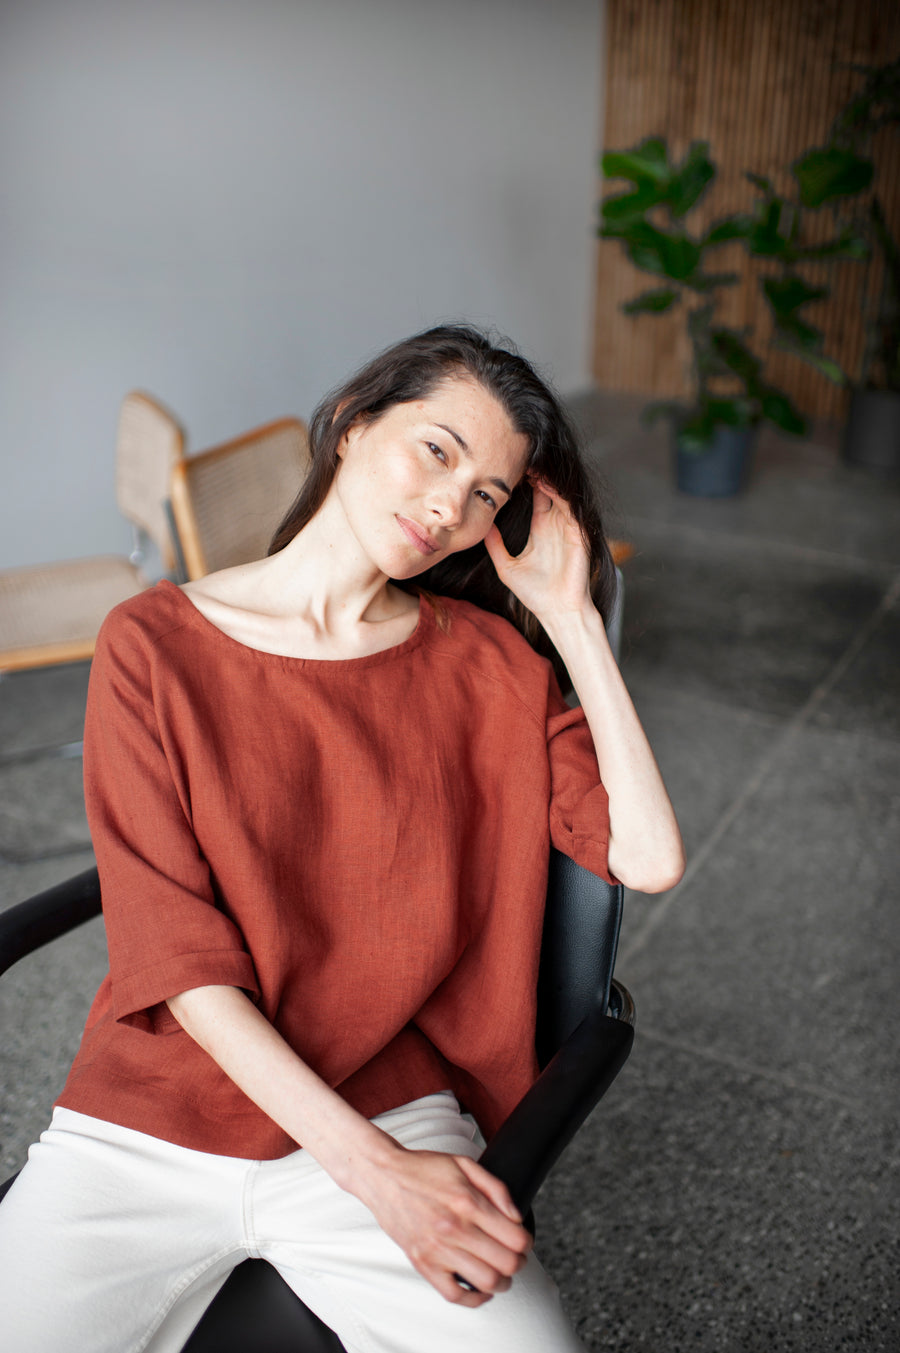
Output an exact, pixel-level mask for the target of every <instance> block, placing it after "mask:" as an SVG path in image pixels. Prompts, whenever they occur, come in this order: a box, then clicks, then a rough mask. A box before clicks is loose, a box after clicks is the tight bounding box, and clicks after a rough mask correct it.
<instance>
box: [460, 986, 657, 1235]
mask: <svg viewBox="0 0 900 1353" xmlns="http://www.w3.org/2000/svg"><path fill="white" fill-rule="evenodd" d="M612 1003H613V1006H614V1007H618V1008H619V1009H620V1010H621V1011H622V1014H621V1017H619V1018H616V1017H615V1016H613V1015H610V1014H607V1010H606V1008H605V1007H604V1006H600V1005H598V1006H597V1007H596V1008H595V1009H594V1010H593V1011H591V1012H590V1013H589V1014H587V1015H586V1016H585V1017H584V1019H583V1020H582V1021H581V1023H580V1024H579V1025H578V1027H577V1028H576V1029H575V1031H574V1032H573V1033H572V1034H571V1035H570V1036H569V1038H568V1039H567V1040H566V1042H565V1043H564V1044H563V1045H562V1047H561V1048H560V1049H559V1051H558V1052H557V1054H556V1056H555V1057H554V1058H553V1059H552V1061H550V1062H549V1063H548V1064H547V1066H546V1067H545V1068H544V1070H543V1071H542V1072H541V1074H540V1076H539V1077H538V1079H537V1080H536V1081H535V1083H534V1085H533V1086H532V1087H531V1089H530V1090H529V1091H528V1092H527V1093H526V1094H525V1095H524V1096H523V1097H522V1099H521V1100H520V1101H519V1103H518V1104H517V1105H516V1107H515V1108H514V1109H513V1111H512V1113H511V1114H510V1115H509V1117H508V1118H507V1119H506V1122H505V1123H503V1125H502V1126H501V1127H500V1128H499V1129H498V1130H497V1132H496V1133H495V1134H494V1136H493V1137H492V1138H491V1140H490V1142H489V1143H488V1146H487V1148H486V1150H485V1152H484V1154H483V1155H482V1157H481V1164H482V1165H483V1166H484V1168H485V1169H486V1170H489V1171H490V1173H491V1174H493V1175H496V1176H497V1178H498V1179H502V1181H503V1183H504V1184H506V1186H507V1188H508V1189H509V1191H510V1193H511V1195H512V1198H513V1201H514V1203H515V1204H516V1207H517V1208H518V1209H519V1211H520V1212H521V1213H522V1215H523V1216H524V1215H525V1214H526V1213H527V1212H528V1210H529V1208H530V1207H531V1204H532V1201H533V1199H534V1196H535V1194H536V1193H537V1191H538V1189H539V1188H540V1186H541V1184H543V1182H544V1180H545V1179H546V1177H547V1175H548V1174H549V1172H550V1170H551V1169H552V1168H553V1166H554V1165H555V1164H556V1161H557V1160H558V1159H559V1157H560V1155H561V1154H562V1152H563V1151H564V1150H565V1148H566V1147H567V1146H568V1144H569V1142H570V1141H571V1140H572V1138H573V1137H574V1136H575V1133H576V1132H577V1131H578V1129H579V1127H580V1126H581V1124H582V1123H583V1122H584V1120H585V1118H587V1116H588V1114H589V1113H590V1112H591V1110H592V1109H593V1108H594V1107H595V1105H596V1104H598V1103H599V1101H600V1099H601V1098H602V1097H603V1095H605V1093H606V1091H607V1090H608V1089H609V1087H610V1086H611V1085H612V1083H613V1081H614V1080H615V1078H616V1076H617V1075H618V1074H619V1072H620V1071H621V1069H622V1067H623V1066H624V1065H625V1062H626V1061H627V1059H628V1054H629V1053H630V1052H631V1045H632V1043H633V1042H634V1028H633V1024H632V1022H631V1021H632V1020H633V1018H634V1005H633V1002H632V1000H631V996H630V995H629V993H628V991H627V989H626V988H625V987H623V986H621V985H620V984H619V983H618V982H616V983H614V990H613V1001H612Z"/></svg>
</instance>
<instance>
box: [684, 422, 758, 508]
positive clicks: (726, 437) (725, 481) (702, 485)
mask: <svg viewBox="0 0 900 1353" xmlns="http://www.w3.org/2000/svg"><path fill="white" fill-rule="evenodd" d="M755 431H756V429H755V428H733V427H725V426H720V427H717V428H716V431H715V435H714V437H713V441H712V445H711V446H710V448H709V450H707V451H688V450H686V449H685V448H684V447H683V446H682V445H681V444H680V441H679V437H678V429H677V428H675V429H673V438H672V440H673V444H674V450H675V483H676V485H677V487H678V489H679V490H680V492H681V493H690V494H693V495H694V496H695V497H697V498H730V497H732V496H733V495H734V494H736V493H740V492H741V489H742V488H743V487H744V483H745V481H746V478H747V471H748V468H749V464H750V456H751V453H752V450H753V440H754V434H755Z"/></svg>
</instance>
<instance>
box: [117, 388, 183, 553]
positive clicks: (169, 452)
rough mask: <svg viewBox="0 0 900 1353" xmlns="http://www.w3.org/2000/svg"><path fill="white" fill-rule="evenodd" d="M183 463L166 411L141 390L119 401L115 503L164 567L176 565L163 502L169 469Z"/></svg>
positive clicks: (177, 431)
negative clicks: (149, 542)
mask: <svg viewBox="0 0 900 1353" xmlns="http://www.w3.org/2000/svg"><path fill="white" fill-rule="evenodd" d="M183 459H184V433H183V431H182V429H181V427H180V426H179V424H178V423H177V421H176V420H175V419H174V418H173V417H172V415H171V414H170V413H169V411H168V410H167V409H165V408H163V406H162V405H161V404H160V403H158V402H157V400H155V399H153V398H152V396H150V395H146V394H144V393H143V392H142V391H140V390H132V392H131V394H129V395H126V396H125V398H124V399H123V400H122V408H121V410H120V412H119V431H118V436H117V439H116V501H117V503H118V504H119V510H120V511H121V513H122V515H123V517H127V519H128V520H129V521H130V522H132V523H133V524H134V525H135V526H137V527H138V528H139V529H140V530H143V531H146V533H147V535H148V536H149V537H150V539H151V540H152V541H153V543H154V545H155V546H156V548H157V549H158V550H159V552H160V555H161V556H162V559H163V562H164V564H165V566H166V568H167V569H171V568H172V567H173V566H174V563H175V554H174V551H173V548H172V538H171V533H170V531H169V522H168V517H167V515H166V508H165V502H166V499H167V498H168V496H169V484H170V482H171V478H172V467H173V466H174V465H175V464H176V462H177V461H180V460H183Z"/></svg>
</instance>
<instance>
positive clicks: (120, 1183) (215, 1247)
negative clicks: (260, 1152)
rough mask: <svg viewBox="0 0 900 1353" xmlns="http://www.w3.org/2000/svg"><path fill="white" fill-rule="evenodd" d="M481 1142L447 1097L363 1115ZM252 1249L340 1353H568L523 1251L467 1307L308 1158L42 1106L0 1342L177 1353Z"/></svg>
mask: <svg viewBox="0 0 900 1353" xmlns="http://www.w3.org/2000/svg"><path fill="white" fill-rule="evenodd" d="M374 1121H375V1122H376V1123H378V1125H379V1126H380V1127H382V1128H383V1129H384V1130H385V1131H386V1132H390V1133H391V1134H392V1135H393V1136H394V1137H396V1139H397V1140H398V1141H399V1142H401V1143H402V1144H403V1145H404V1146H407V1147H411V1148H419V1149H427V1150H432V1151H448V1152H452V1153H454V1154H455V1155H468V1156H470V1157H472V1158H473V1159H477V1157H478V1156H479V1155H480V1153H481V1142H480V1141H479V1140H478V1138H477V1129H476V1128H475V1127H474V1125H473V1124H472V1123H471V1121H470V1120H468V1119H467V1118H465V1117H463V1116H462V1115H461V1114H460V1112H459V1107H458V1105H457V1103H456V1100H455V1099H454V1098H453V1096H452V1095H449V1094H438V1095H428V1096H426V1097H425V1098H424V1099H419V1100H416V1101H415V1102H414V1103H413V1104H408V1105H406V1106H404V1107H403V1108H400V1109H394V1110H392V1111H391V1112H389V1113H386V1114H382V1115H381V1116H380V1117H379V1118H376V1119H375V1120H374ZM248 1257H259V1258H263V1259H267V1260H268V1261H269V1262H270V1263H271V1264H273V1265H274V1267H275V1268H277V1269H278V1271H279V1272H280V1273H281V1275H282V1277H283V1278H284V1279H285V1281H286V1282H287V1283H288V1284H289V1285H290V1286H291V1287H292V1288H293V1289H294V1291H295V1292H296V1293H297V1294H298V1295H299V1296H300V1297H301V1298H302V1299H303V1300H304V1301H305V1302H306V1304H307V1305H308V1306H309V1307H311V1308H312V1310H314V1311H315V1312H316V1313H317V1314H318V1315H319V1316H321V1318H322V1319H323V1320H324V1321H325V1323H326V1324H327V1325H330V1326H331V1327H332V1329H334V1330H335V1331H336V1332H337V1334H338V1335H339V1336H340V1338H341V1340H342V1341H343V1343H344V1344H345V1346H346V1347H347V1349H348V1350H350V1351H351V1353H451V1350H452V1353H461V1350H463V1353H505V1350H510V1353H513V1350H514V1351H515V1353H529V1351H533V1353H578V1351H579V1350H580V1351H581V1353H583V1348H582V1345H581V1344H580V1343H579V1341H578V1340H577V1339H576V1337H575V1335H574V1333H573V1331H572V1329H571V1327H570V1326H569V1324H568V1322H567V1320H566V1318H565V1316H564V1315H563V1313H562V1311H561V1309H560V1306H559V1300H558V1297H557V1293H556V1289H555V1287H554V1286H553V1284H552V1283H551V1281H550V1279H549V1278H548V1277H547V1275H546V1274H545V1273H544V1271H543V1269H542V1268H541V1267H540V1265H539V1264H538V1262H537V1260H536V1259H535V1258H534V1256H533V1255H531V1256H529V1261H528V1264H527V1266H526V1267H525V1268H524V1269H523V1270H522V1271H521V1273H518V1274H517V1275H516V1277H515V1278H514V1279H513V1285H512V1288H511V1290H510V1291H509V1292H506V1293H503V1294H501V1295H498V1296H495V1297H494V1298H493V1300H492V1301H489V1302H486V1303H485V1304H484V1305H483V1306H481V1307H479V1308H478V1309H476V1310H471V1309H469V1308H466V1307H459V1306H455V1305H452V1304H451V1303H449V1302H447V1301H444V1299H443V1298H442V1297H441V1296H440V1295H439V1294H438V1293H437V1292H436V1291H435V1290H434V1289H433V1288H432V1287H431V1286H430V1284H429V1283H427V1282H426V1281H425V1279H424V1278H422V1277H420V1275H419V1274H418V1273H417V1272H416V1271H415V1269H414V1268H413V1267H412V1265H411V1264H410V1263H409V1261H408V1260H407V1258H406V1256H405V1255H404V1253H403V1251H402V1250H401V1249H400V1248H399V1246H397V1245H395V1244H394V1242H393V1241H392V1240H390V1239H389V1238H388V1237H387V1236H386V1235H385V1234H384V1232H383V1231H382V1230H381V1228H380V1227H379V1226H378V1224H377V1223H376V1221H375V1219H374V1218H373V1216H372V1214H371V1213H370V1212H369V1211H368V1209H367V1208H366V1207H364V1206H363V1204H362V1203H360V1202H359V1200H358V1199H357V1198H355V1197H353V1195H352V1194H349V1193H345V1192H344V1191H343V1190H342V1189H340V1188H338V1186H337V1185H336V1184H335V1183H334V1181H333V1180H332V1179H331V1177H330V1176H329V1175H328V1174H326V1172H325V1171H324V1170H323V1169H322V1168H321V1166H319V1165H318V1164H317V1163H316V1162H315V1161H314V1160H313V1159H312V1157H311V1156H309V1155H308V1154H307V1152H305V1151H303V1150H298V1151H295V1152H294V1153H293V1154H292V1155H290V1156H285V1157H284V1158H283V1159H281V1160H273V1161H248V1160H238V1159H235V1158H234V1157H231V1156H214V1155H209V1154H207V1153H205V1152H201V1151H188V1150H186V1149H185V1148H184V1147H180V1146H173V1145H172V1144H171V1143H169V1142H164V1141H160V1140H159V1139H157V1138H155V1137H148V1136H146V1135H145V1134H143V1133H140V1132H133V1131H132V1130H131V1129H129V1128H121V1127H117V1126H115V1125H114V1124H111V1123H106V1122H102V1121H101V1120H99V1119H96V1118H89V1117H86V1116H85V1115H84V1114H79V1113H74V1112H72V1110H70V1109H57V1110H56V1111H55V1113H54V1115H53V1121H52V1123H51V1125H50V1127H49V1128H48V1130H47V1131H46V1132H45V1133H44V1134H43V1135H42V1137H41V1139H40V1141H39V1142H38V1143H37V1145H35V1146H33V1147H32V1148H31V1151H30V1152H29V1158H28V1163H27V1164H26V1166H25V1168H24V1170H23V1171H22V1174H21V1175H20V1177H19V1179H18V1180H17V1181H16V1183H15V1184H14V1185H13V1187H12V1189H11V1190H10V1192H9V1194H8V1195H7V1197H6V1199H5V1200H4V1202H3V1205H2V1207H0V1313H2V1314H0V1324H2V1328H3V1334H2V1344H3V1348H4V1350H5V1353H60V1350H61V1349H66V1350H69V1353H176V1350H180V1349H181V1347H182V1345H183V1344H184V1342H185V1340H186V1339H187V1337H188V1335H189V1334H190V1332H191V1330H192V1329H193V1328H194V1326H195V1325H196V1323H197V1321H198V1320H199V1319H200V1316H201V1314H202V1313H203V1311H204V1310H205V1309H206V1307H207V1306H208V1305H209V1303H210V1302H211V1301H212V1299H213V1297H214V1296H215V1294H216V1292H217V1291H218V1289H219V1288H220V1287H221V1285H222V1283H223V1282H224V1281H225V1279H226V1278H227V1276H228V1274H229V1273H230V1271H231V1270H232V1269H233V1268H234V1267H235V1265H236V1264H238V1263H240V1262H241V1261H242V1260H243V1259H245V1258H248Z"/></svg>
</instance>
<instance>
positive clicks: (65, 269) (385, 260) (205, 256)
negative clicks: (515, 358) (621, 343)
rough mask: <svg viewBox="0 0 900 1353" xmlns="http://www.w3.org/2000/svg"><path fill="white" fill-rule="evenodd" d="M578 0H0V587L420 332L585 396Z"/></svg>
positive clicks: (593, 8)
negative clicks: (170, 447) (127, 473)
mask: <svg viewBox="0 0 900 1353" xmlns="http://www.w3.org/2000/svg"><path fill="white" fill-rule="evenodd" d="M600 47H601V0H557V3H555V4H548V3H547V0H452V3H450V0H152V2H151V0H0V296H2V303H0V456H2V480H0V485H2V489H0V566H9V565H16V564H27V563H34V562H40V561H42V560H52V559H62V558H67V557H70V556H76V555H81V554H90V553H95V552H102V551H119V550H122V549H123V548H126V549H127V547H128V539H129V537H128V531H127V528H126V527H125V526H124V525H123V523H122V520H121V518H120V517H119V515H118V513H117V510H116V507H115V502H114V498H113V483H112V470H113V445H114V435H115V423H116V416H117V410H118V404H119V401H120V399H121V397H122V395H123V394H124V393H125V392H126V391H127V390H129V389H131V388H133V387H135V386H137V387H142V388H144V389H147V390H150V391H151V392H152V393H154V394H156V395H158V396H159V397H160V398H161V399H163V401H164V402H166V403H168V404H169V405H170V407H172V408H173V409H174V411H175V412H176V413H177V414H178V415H179V416H180V417H181V419H182V420H183V421H184V423H185V424H186V426H187V429H188V433H189V437H190V444H191V446H192V447H193V449H195V450H199V449H201V448H202V447H203V446H204V445H209V444H210V443H211V442H214V441H217V440H220V439H223V438H225V437H227V436H230V435H234V434H235V433H237V432H239V431H241V430H242V429H244V428H246V427H250V426H252V425H253V424H255V423H258V422H262V421H264V420H266V419H268V418H272V417H275V416H277V415H280V414H284V413H299V414H303V415H305V414H308V413H309V411H310V410H311V408H312V407H313V405H314V404H315V402H316V401H317V399H318V398H319V397H320V396H321V394H323V393H324V391H325V389H327V388H328V387H329V386H330V385H332V384H334V383H335V382H336V381H337V380H338V379H340V378H341V377H342V376H343V375H344V374H345V373H347V372H348V371H349V370H351V369H352V368H353V367H355V366H356V365H357V364H358V363H359V362H360V361H361V360H362V359H364V358H365V357H366V356H367V355H369V354H370V353H371V352H372V351H373V350H375V349H377V348H378V347H380V346H382V345H383V344H385V343H387V342H390V341H391V340H393V339H395V338H398V337H401V336H403V335H404V334H406V333H408V332H411V331H413V330H414V329H417V328H420V327H422V326H424V325H426V324H429V323H432V322H434V321H436V320H439V319H442V318H448V317H457V316H467V317H470V318H473V319H475V320H478V321H482V322H487V323H490V324H493V325H496V326H498V327H499V328H500V329H501V330H503V331H504V332H506V333H508V334H510V335H511V336H512V337H513V338H514V339H515V340H516V341H517V342H518V343H519V345H520V346H521V347H522V349H523V350H524V351H525V352H526V353H527V354H528V355H529V356H531V357H533V358H535V359H536V360H537V361H538V362H539V363H541V364H542V365H543V367H544V368H545V370H547V371H549V373H550V374H551V375H552V377H553V378H554V379H555V380H556V382H557V383H558V385H559V386H560V387H561V388H562V389H563V390H564V391H571V390H574V389H577V388H579V387H583V386H585V385H586V384H588V383H589V374H588V373H589V332H590V311H591V303H592V292H593V239H592V233H591V231H592V222H593V219H594V210H595V209H594V200H595V197H596V195H597V185H596V179H595V168H596V157H597V148H598V144H599V135H598V125H599V113H598V109H599V102H600V87H599V86H600V70H601V55H600Z"/></svg>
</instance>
